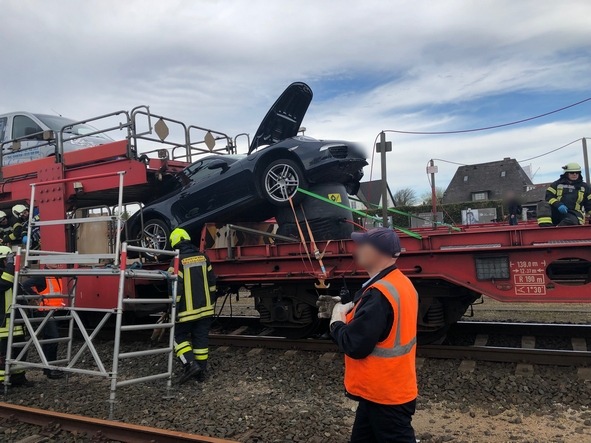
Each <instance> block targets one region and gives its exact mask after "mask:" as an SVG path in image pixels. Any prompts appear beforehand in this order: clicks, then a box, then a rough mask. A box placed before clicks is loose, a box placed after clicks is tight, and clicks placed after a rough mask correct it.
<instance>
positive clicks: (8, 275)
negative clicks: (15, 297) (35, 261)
mask: <svg viewBox="0 0 591 443" xmlns="http://www.w3.org/2000/svg"><path fill="white" fill-rule="evenodd" d="M0 278H1V279H2V280H6V281H9V282H10V283H14V275H12V274H11V273H9V272H3V273H2V276H0ZM11 295H12V294H11Z"/></svg>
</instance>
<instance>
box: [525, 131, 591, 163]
mask: <svg viewBox="0 0 591 443" xmlns="http://www.w3.org/2000/svg"><path fill="white" fill-rule="evenodd" d="M581 140H583V137H581V138H578V139H576V140H573V141H572V142H570V143H567V144H566V145H562V146H560V147H558V148H555V149H552V150H550V151H548V152H544V153H543V154H540V155H536V156H534V157H530V158H525V159H523V160H517V161H518V162H519V163H523V162H527V161H530V160H535V159H536V158H540V157H544V156H545V155H548V154H552V153H554V152H556V151H560V150H561V149H564V148H566V147H568V146H570V145H572V144H573V143H576V142H580V141H581Z"/></svg>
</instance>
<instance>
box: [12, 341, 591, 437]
mask: <svg viewBox="0 0 591 443" xmlns="http://www.w3.org/2000/svg"><path fill="white" fill-rule="evenodd" d="M111 346H112V344H111V343H103V344H100V345H98V347H99V349H103V350H104V351H105V352H108V351H109V350H110V349H112V348H111ZM144 347H145V345H144V344H141V343H133V344H127V345H125V350H126V351H127V350H129V351H131V350H138V349H142V348H144ZM321 357H322V356H321V354H318V353H311V352H310V353H303V352H297V353H295V355H294V354H293V353H288V354H286V353H285V351H273V350H262V351H261V352H260V353H253V352H249V350H248V349H240V348H225V349H224V348H222V349H218V350H213V352H212V353H211V366H212V371H211V377H210V378H209V380H208V381H207V382H206V383H205V384H198V383H196V382H189V383H187V384H186V385H183V386H182V387H178V386H175V387H174V392H173V398H171V399H164V398H163V397H165V396H166V389H165V384H164V382H153V383H148V384H139V385H134V386H128V387H124V388H120V389H119V390H118V395H117V397H118V400H119V401H118V403H117V406H116V418H117V419H121V420H123V421H126V422H131V423H138V424H143V425H148V426H156V427H159V428H168V429H176V430H182V431H186V432H192V433H196V434H202V435H211V436H216V437H224V438H230V439H235V440H237V441H241V442H292V441H293V442H335V443H336V442H346V441H348V436H349V433H350V429H351V426H352V423H353V418H354V414H355V412H354V411H355V407H356V403H355V402H353V401H351V400H349V399H347V398H346V397H345V396H344V395H343V387H342V376H343V363H342V359H341V358H340V357H339V356H336V358H332V359H331V358H321ZM87 362H88V363H90V360H89V359H88V358H87ZM459 363H460V362H459V361H454V360H433V359H429V360H426V361H425V362H424V364H423V365H422V367H421V368H420V369H419V371H418V372H419V383H420V397H419V402H418V411H417V414H416V416H415V420H414V423H415V429H416V431H417V435H418V437H419V438H420V439H421V441H422V442H424V443H429V442H447V441H453V442H505V441H519V442H540V443H541V442H560V441H564V442H567V441H573V439H575V438H576V441H578V442H591V384H590V383H588V382H587V383H585V382H584V381H582V380H579V379H578V378H577V371H576V369H575V368H559V367H535V371H534V375H533V376H531V377H520V376H515V375H514V373H515V365H512V364H499V363H494V364H493V363H483V362H479V363H478V364H477V365H476V369H475V370H474V372H471V373H463V372H461V371H459V370H458V367H459ZM163 364H164V361H163V359H162V358H155V357H148V358H146V359H134V360H132V361H129V362H126V363H125V365H124V366H123V367H122V374H123V376H124V377H125V375H126V374H127V375H134V376H138V375H147V374H149V373H153V372H155V371H157V370H158V368H159V366H160V365H163ZM179 366H180V365H176V368H177V371H178V373H180V367H179ZM29 378H30V379H31V380H33V381H35V382H37V383H36V385H35V386H34V387H32V388H14V389H11V390H10V392H9V394H8V396H7V397H6V400H7V401H9V402H12V403H17V404H22V405H27V406H33V407H39V408H44V409H51V410H56V411H61V412H68V413H75V414H83V415H89V416H93V417H98V418H106V417H107V416H108V409H109V405H108V402H107V401H106V400H107V398H108V389H109V387H108V382H107V380H105V379H101V378H97V377H88V376H83V375H73V376H71V377H70V379H69V382H68V383H67V384H66V382H65V381H54V380H46V379H45V377H43V375H42V374H41V373H40V372H38V371H31V372H29ZM3 426H4V427H5V428H6V424H3ZM11 436H12V434H11ZM5 441H10V440H5ZM15 441H18V439H17V440H15ZM54 441H59V440H54Z"/></svg>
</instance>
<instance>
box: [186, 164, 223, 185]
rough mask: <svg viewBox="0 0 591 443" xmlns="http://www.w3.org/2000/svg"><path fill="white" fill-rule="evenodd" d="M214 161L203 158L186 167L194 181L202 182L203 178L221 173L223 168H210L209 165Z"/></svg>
mask: <svg viewBox="0 0 591 443" xmlns="http://www.w3.org/2000/svg"><path fill="white" fill-rule="evenodd" d="M213 161H214V159H209V160H201V161H198V162H195V163H193V164H192V165H191V166H189V167H187V169H185V171H186V173H187V175H188V176H189V178H190V179H191V181H194V182H200V181H203V180H206V179H208V178H209V177H213V176H215V175H219V174H220V173H221V169H209V167H208V166H209V165H210V164H211V163H212V162H213Z"/></svg>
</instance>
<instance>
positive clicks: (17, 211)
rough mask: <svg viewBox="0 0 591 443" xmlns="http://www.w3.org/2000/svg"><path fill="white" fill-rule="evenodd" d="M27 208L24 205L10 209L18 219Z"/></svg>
mask: <svg viewBox="0 0 591 443" xmlns="http://www.w3.org/2000/svg"><path fill="white" fill-rule="evenodd" d="M27 209H29V208H27V207H26V206H25V205H14V206H13V207H12V213H13V215H14V216H15V217H20V216H21V214H22V213H23V212H25V211H26V210H27Z"/></svg>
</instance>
